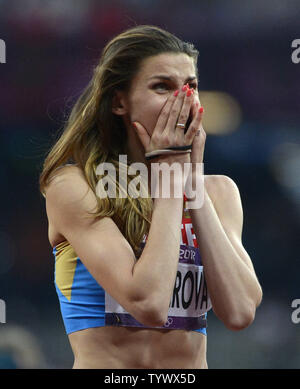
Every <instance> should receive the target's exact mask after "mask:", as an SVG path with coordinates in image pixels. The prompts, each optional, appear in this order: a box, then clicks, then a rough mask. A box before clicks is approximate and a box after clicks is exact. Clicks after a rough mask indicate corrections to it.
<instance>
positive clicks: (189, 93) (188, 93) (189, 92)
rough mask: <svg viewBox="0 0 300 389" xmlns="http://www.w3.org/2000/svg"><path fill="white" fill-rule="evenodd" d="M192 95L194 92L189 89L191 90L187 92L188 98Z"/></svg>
mask: <svg viewBox="0 0 300 389" xmlns="http://www.w3.org/2000/svg"><path fill="white" fill-rule="evenodd" d="M192 93H193V92H192V90H191V89H189V90H188V91H187V92H186V95H187V97H190V95H191V94H192Z"/></svg>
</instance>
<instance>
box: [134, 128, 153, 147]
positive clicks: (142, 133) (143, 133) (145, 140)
mask: <svg viewBox="0 0 300 389" xmlns="http://www.w3.org/2000/svg"><path fill="white" fill-rule="evenodd" d="M132 125H133V127H134V129H135V131H136V133H137V135H138V137H139V139H140V141H141V143H142V145H143V146H144V148H145V150H146V151H148V146H149V144H150V140H151V138H150V135H149V134H148V132H147V130H146V129H145V127H143V125H142V124H141V123H139V122H133V123H132Z"/></svg>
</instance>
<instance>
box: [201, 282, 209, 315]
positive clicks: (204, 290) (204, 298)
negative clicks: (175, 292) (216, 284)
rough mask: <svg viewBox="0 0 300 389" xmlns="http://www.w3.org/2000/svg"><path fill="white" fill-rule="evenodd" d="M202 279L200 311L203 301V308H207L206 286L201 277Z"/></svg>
mask: <svg viewBox="0 0 300 389" xmlns="http://www.w3.org/2000/svg"><path fill="white" fill-rule="evenodd" d="M203 279H204V285H203V295H202V300H201V306H200V308H201V309H202V305H203V303H204V301H205V308H207V302H208V299H207V286H206V281H205V277H203Z"/></svg>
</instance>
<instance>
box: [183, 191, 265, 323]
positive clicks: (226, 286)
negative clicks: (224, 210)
mask: <svg viewBox="0 0 300 389" xmlns="http://www.w3.org/2000/svg"><path fill="white" fill-rule="evenodd" d="M190 213H191V218H192V224H193V228H194V232H195V234H196V237H197V242H198V246H199V251H200V255H201V258H202V262H203V266H204V273H205V278H206V282H207V287H208V290H209V294H210V298H211V301H212V306H213V310H214V312H215V314H216V315H217V316H218V317H219V319H220V320H222V321H223V322H224V324H225V325H227V326H228V327H233V328H234V327H239V323H245V322H247V321H250V318H251V317H254V316H253V315H254V313H255V309H256V307H257V305H258V302H259V301H260V298H261V290H260V286H259V284H258V281H257V279H256V276H255V274H254V272H253V271H252V270H251V269H250V268H249V267H248V266H247V265H246V263H245V262H244V261H243V260H242V259H241V258H240V257H239V255H238V254H237V252H236V250H235V249H234V247H233V245H232V244H231V242H230V239H229V238H228V236H227V235H226V233H225V231H224V229H223V226H222V224H221V222H220V220H219V217H218V215H217V212H216V210H215V208H214V206H213V203H212V201H211V199H210V197H209V195H208V193H207V190H206V189H204V204H203V206H202V207H201V208H199V209H191V210H190ZM252 320H253V319H252ZM241 325H242V324H241Z"/></svg>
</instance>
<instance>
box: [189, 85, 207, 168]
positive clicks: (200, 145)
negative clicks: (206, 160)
mask: <svg viewBox="0 0 300 389" xmlns="http://www.w3.org/2000/svg"><path fill="white" fill-rule="evenodd" d="M201 109H202V112H200V111H201ZM199 110H200V111H199ZM191 113H192V117H193V118H195V117H196V116H197V115H200V121H198V123H197V125H198V132H197V133H196V135H195V137H194V140H193V143H192V152H191V162H192V165H195V164H196V163H203V156H204V147H205V141H206V133H205V131H204V128H203V126H202V118H203V114H204V110H203V107H201V103H200V99H199V95H198V91H195V92H194V103H193V105H192V107H191Z"/></svg>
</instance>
